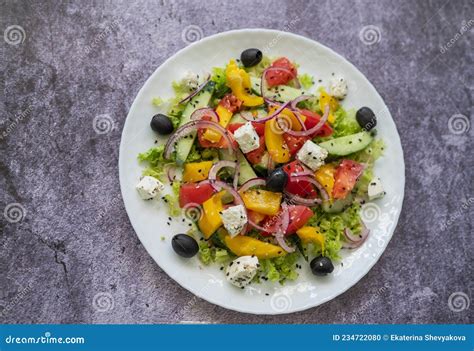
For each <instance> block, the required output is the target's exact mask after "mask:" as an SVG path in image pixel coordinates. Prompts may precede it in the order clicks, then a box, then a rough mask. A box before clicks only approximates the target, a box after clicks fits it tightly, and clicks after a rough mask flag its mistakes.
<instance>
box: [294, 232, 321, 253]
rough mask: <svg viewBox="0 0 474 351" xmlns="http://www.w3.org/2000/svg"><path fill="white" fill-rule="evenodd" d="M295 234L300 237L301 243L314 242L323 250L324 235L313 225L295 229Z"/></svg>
mask: <svg viewBox="0 0 474 351" xmlns="http://www.w3.org/2000/svg"><path fill="white" fill-rule="evenodd" d="M296 235H298V237H299V238H300V239H301V241H302V242H303V244H309V243H315V244H318V245H319V246H320V247H321V251H322V252H324V241H325V237H324V235H323V234H321V233H320V232H319V231H318V229H317V228H315V227H302V228H300V229H298V230H297V231H296Z"/></svg>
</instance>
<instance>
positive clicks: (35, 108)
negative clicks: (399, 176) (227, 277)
mask: <svg viewBox="0 0 474 351" xmlns="http://www.w3.org/2000/svg"><path fill="white" fill-rule="evenodd" d="M473 13H474V4H473V2H472V1H468V0H464V1H454V0H448V1H445V0H439V1H417V2H415V1H404V2H394V1H389V0H384V1H377V2H373V1H356V2H353V1H352V2H347V1H335V2H331V1H318V2H316V1H315V2H311V3H309V2H308V3H306V2H305V3H303V2H299V1H286V2H284V1H268V2H257V1H232V2H228V3H227V2H225V3H224V2H221V1H217V0H208V1H187V2H184V1H182V2H175V1H140V2H136V3H133V4H132V3H131V2H129V1H121V2H119V1H94V2H79V1H68V2H61V3H56V2H54V1H46V2H37V1H5V0H2V1H0V28H1V30H2V31H5V37H4V38H3V40H0V41H1V43H0V50H1V51H0V53H1V66H0V67H1V80H0V84H2V89H1V94H2V95H1V99H0V110H1V121H0V135H1V142H0V186H1V187H0V189H1V192H0V209H1V211H2V212H3V211H4V209H5V208H7V206H8V205H10V204H12V203H18V204H20V205H21V206H22V209H20V210H21V211H22V216H20V217H14V215H15V212H14V211H13V210H12V207H11V206H10V207H9V209H10V216H11V218H10V221H7V216H2V217H1V218H0V221H1V222H0V223H1V237H0V239H1V241H0V243H1V247H0V249H1V253H0V306H3V307H0V310H2V308H3V311H2V313H1V314H0V322H4V323H177V322H180V321H195V322H209V323H267V322H272V323H469V322H472V321H473V318H472V317H473V313H472V306H471V307H469V308H465V309H463V310H462V311H459V312H454V311H452V310H451V309H450V308H449V304H448V300H449V298H450V296H451V295H452V294H453V293H460V292H461V293H464V294H466V295H467V298H469V299H471V300H472V296H473V289H474V285H473V284H472V277H473V270H472V266H473V255H472V250H473V239H472V232H473V221H472V217H473V208H474V206H473V201H474V200H473V196H474V189H473V174H472V170H473V169H474V162H473V161H474V158H473V155H472V146H473V144H472V138H473V128H472V127H471V122H472V93H473V91H472V89H473V81H474V80H473V57H474V55H473V50H472V41H473V36H472V25H473V22H472V21H473V20H472V14H473ZM295 18H299V19H300V20H299V21H297V23H296V24H294V25H292V26H291V28H290V31H292V32H295V33H298V34H301V35H304V36H307V37H309V38H312V39H315V40H317V41H319V42H321V43H323V44H325V45H327V46H329V47H331V48H333V49H334V50H336V51H337V52H339V53H340V54H342V55H343V56H345V57H346V58H347V59H348V60H350V61H351V62H353V63H354V64H355V65H356V66H357V67H358V68H359V69H360V70H361V71H362V72H363V73H364V74H365V75H366V76H367V77H368V78H369V80H370V81H372V83H373V84H374V85H375V87H376V88H377V89H378V91H379V92H380V94H381V95H382V97H383V98H384V99H385V101H386V103H387V105H388V106H389V108H390V110H391V112H392V114H393V117H394V119H395V122H396V124H397V126H398V129H399V132H400V136H401V140H402V144H403V148H404V151H405V161H406V197H405V201H404V208H403V212H402V214H401V217H400V221H399V224H398V227H397V229H396V231H395V235H394V237H393V239H392V241H391V242H390V244H389V246H388V248H387V250H386V252H385V254H384V255H383V256H382V258H381V259H380V261H379V262H378V263H377V265H376V266H375V267H374V268H373V269H372V270H371V271H370V273H369V274H368V275H367V276H366V277H364V278H363V279H362V280H361V281H360V282H359V284H357V285H356V286H355V287H353V288H352V289H350V290H349V291H348V292H346V293H345V294H343V295H342V296H340V297H338V298H336V299H334V300H333V301H331V302H328V303H326V304H324V305H322V306H320V307H318V308H314V309H310V310H308V311H305V312H301V313H296V314H292V315H283V316H274V317H264V316H251V315H244V314H240V313H237V312H232V311H227V310H225V309H223V308H220V307H217V306H214V305H211V304H209V303H207V302H205V301H202V300H200V299H197V298H194V297H193V295H192V294H190V293H189V292H187V291H186V290H184V289H183V288H181V287H180V286H178V284H176V283H175V282H174V281H172V280H171V279H170V278H169V277H168V276H167V275H166V274H165V273H164V272H163V271H162V270H161V269H160V268H159V267H158V266H157V265H156V264H155V263H154V261H153V260H152V259H151V258H150V257H149V256H148V254H147V253H146V252H145V249H144V248H143V246H142V245H141V244H140V242H139V240H138V239H137V236H136V235H135V233H134V232H133V230H132V227H131V225H130V223H129V220H128V218H127V214H126V213H125V210H124V207H123V204H122V200H121V198H120V195H119V194H120V189H119V181H118V168H117V163H118V146H119V143H120V135H121V130H122V127H123V124H124V121H125V118H126V115H127V112H128V109H129V107H130V105H131V103H132V101H133V99H134V98H135V95H136V94H137V92H138V90H139V89H140V87H141V86H142V85H143V83H144V82H145V80H146V79H147V78H148V76H149V75H150V74H151V73H152V72H153V71H154V70H155V69H156V67H158V66H159V65H160V64H161V63H162V62H163V61H164V60H165V59H166V58H167V57H169V56H170V55H172V54H173V53H175V52H176V51H177V50H179V49H181V48H182V47H184V46H186V43H185V41H184V40H183V33H186V30H187V28H188V26H189V25H196V26H198V27H199V28H200V30H202V32H203V34H204V35H205V36H207V35H211V34H214V33H219V32H222V31H226V30H231V29H236V28H248V27H262V28H273V29H284V28H285V23H288V22H291V21H292V20H294V19H295ZM463 21H467V22H463ZM469 21H471V22H469ZM463 23H464V24H465V25H466V26H467V27H468V30H467V31H462V30H461V28H462V26H463ZM12 25H18V26H21V27H22V29H23V30H24V36H23V33H21V32H20V38H19V39H18V37H15V36H14V35H12V34H14V33H10V37H9V36H8V33H7V32H11V31H12V30H14V29H15V28H10V29H8V30H7V27H9V26H12ZM368 25H374V26H376V27H377V28H376V29H375V31H376V33H375V39H373V38H372V39H371V38H370V36H368V37H367V38H366V39H365V42H366V43H364V41H363V40H361V38H360V36H359V33H360V32H361V30H362V28H363V27H364V26H368ZM188 29H189V28H188ZM460 32H463V33H462V34H460ZM188 34H189V33H188ZM0 39H1V38H0ZM21 39H24V41H23V42H21ZM188 39H189V40H193V39H195V38H193V37H192V36H188ZM16 40H19V41H20V42H19V43H16V44H15V41H16ZM371 40H374V41H376V42H375V43H374V44H373V45H367V42H370V41H371ZM448 43H449V44H448ZM448 45H449V46H448ZM104 114H107V115H109V116H110V117H111V118H112V119H113V121H114V128H113V129H112V130H111V131H109V132H108V133H104V134H98V133H97V132H96V131H95V130H94V129H93V120H94V118H95V117H96V116H98V115H104ZM454 115H456V116H455V117H452V116H454ZM469 199H470V202H469V203H468V204H467V205H463V202H466V201H469ZM12 219H13V220H15V219H17V220H19V221H18V222H16V223H11V222H12V221H13V220H12ZM385 284H387V286H388V288H384V286H385ZM98 294H99V295H98ZM100 294H101V295H100ZM458 295H459V294H458ZM459 296H460V295H459ZM459 296H458V297H459ZM94 297H96V300H98V301H96V302H97V303H96V305H95V306H94V305H93V300H94ZM460 298H462V297H460ZM108 299H110V301H113V305H110V304H109V305H107V302H109V301H108ZM455 300H456V299H455ZM456 301H458V302H459V301H460V300H456ZM185 305H188V307H186V308H185V309H183V307H184V306H185ZM459 309H462V306H461V307H459ZM104 310H105V311H104Z"/></svg>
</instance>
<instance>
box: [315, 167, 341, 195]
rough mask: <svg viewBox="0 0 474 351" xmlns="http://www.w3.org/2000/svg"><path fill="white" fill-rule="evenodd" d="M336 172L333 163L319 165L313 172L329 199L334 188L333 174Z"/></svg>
mask: <svg viewBox="0 0 474 351" xmlns="http://www.w3.org/2000/svg"><path fill="white" fill-rule="evenodd" d="M335 173H336V167H335V166H334V165H333V164H330V163H328V164H326V165H323V166H321V167H320V168H319V169H318V170H317V171H316V172H315V173H314V176H315V178H316V180H317V181H318V183H319V184H321V185H322V186H323V187H324V189H325V190H326V192H327V193H328V195H329V197H330V199H331V201H332V199H333V197H332V189H333V188H334V174H335Z"/></svg>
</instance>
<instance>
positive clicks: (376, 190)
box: [368, 177, 385, 200]
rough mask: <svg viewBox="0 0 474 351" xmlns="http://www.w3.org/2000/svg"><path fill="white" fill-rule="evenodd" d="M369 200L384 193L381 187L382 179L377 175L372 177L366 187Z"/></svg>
mask: <svg viewBox="0 0 474 351" xmlns="http://www.w3.org/2000/svg"><path fill="white" fill-rule="evenodd" d="M368 195H369V200H375V199H378V198H380V197H382V196H384V195H385V191H384V190H383V187H382V181H381V180H380V178H378V177H374V178H373V179H372V180H371V181H370V183H369V187H368Z"/></svg>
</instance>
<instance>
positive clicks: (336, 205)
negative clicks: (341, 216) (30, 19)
mask: <svg viewBox="0 0 474 351" xmlns="http://www.w3.org/2000/svg"><path fill="white" fill-rule="evenodd" d="M352 200H353V197H352V194H349V195H347V196H346V197H345V198H344V199H339V200H334V201H333V203H332V204H331V203H329V202H328V201H324V202H323V204H322V206H321V207H322V209H323V211H324V212H327V213H340V212H342V211H344V210H345V209H346V208H347V207H349V206H350V205H351V204H352Z"/></svg>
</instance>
